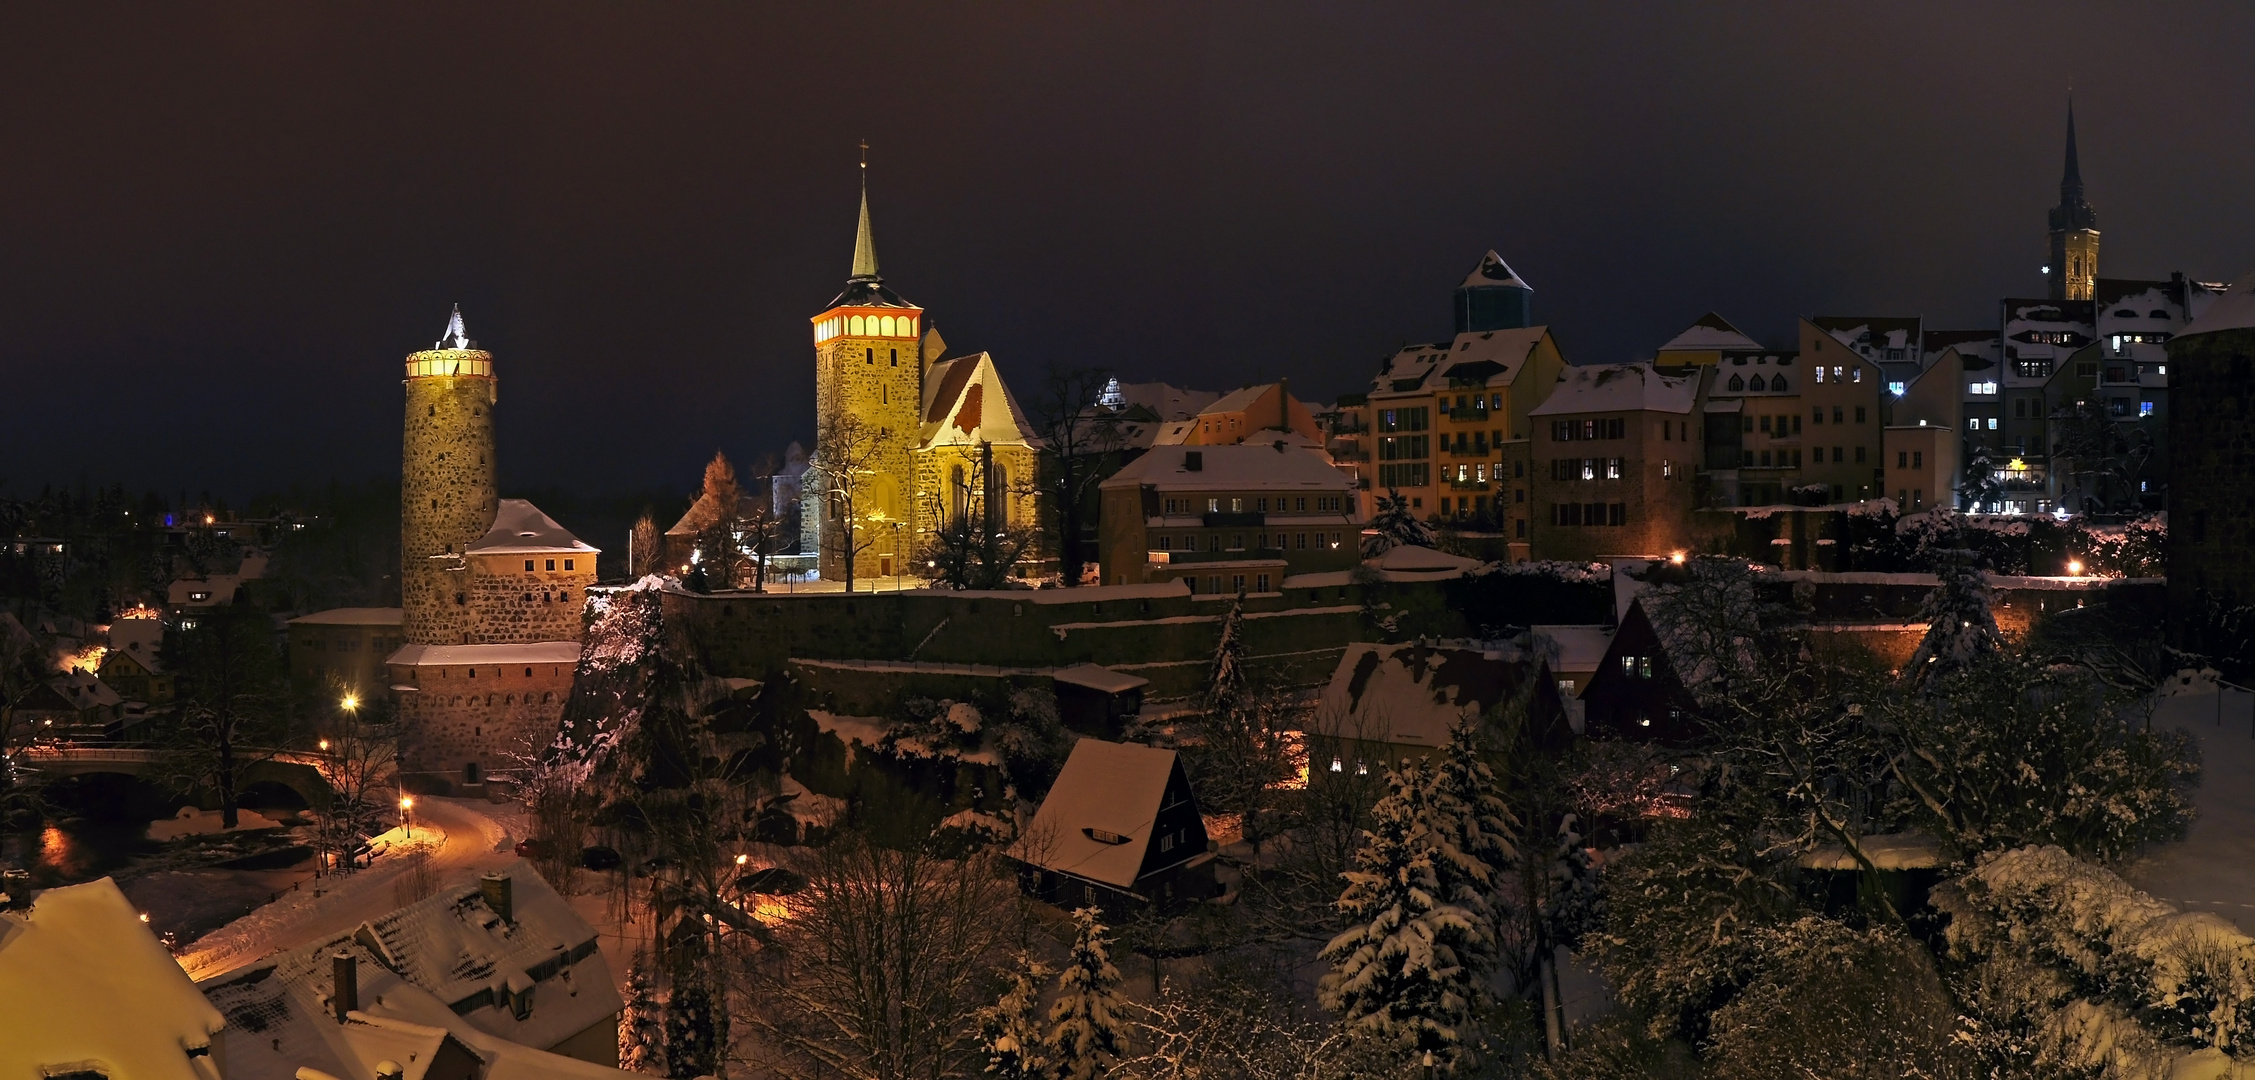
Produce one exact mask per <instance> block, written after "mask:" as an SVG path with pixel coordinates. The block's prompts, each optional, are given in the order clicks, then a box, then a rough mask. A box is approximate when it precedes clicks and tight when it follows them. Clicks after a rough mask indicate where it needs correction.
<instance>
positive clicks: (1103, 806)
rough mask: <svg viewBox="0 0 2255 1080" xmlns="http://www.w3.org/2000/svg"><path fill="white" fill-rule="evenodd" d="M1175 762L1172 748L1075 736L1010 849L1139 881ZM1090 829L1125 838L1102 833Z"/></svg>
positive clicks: (1123, 882) (1109, 881)
mask: <svg viewBox="0 0 2255 1080" xmlns="http://www.w3.org/2000/svg"><path fill="white" fill-rule="evenodd" d="M1176 767H1177V766H1176V759H1175V752H1174V751H1172V750H1161V749H1159V748H1158V747H1155V746H1138V745H1135V744H1133V743H1115V742H1105V741H1104V740H1102V739H1089V738H1084V739H1082V740H1080V741H1079V742H1076V743H1074V744H1073V752H1072V753H1071V754H1070V755H1069V756H1067V757H1066V758H1065V768H1064V769H1063V770H1062V771H1060V772H1059V773H1058V774H1057V782H1056V783H1055V784H1054V785H1052V786H1051V787H1050V789H1049V795H1048V797H1047V798H1044V799H1043V800H1042V801H1041V809H1040V810H1037V811H1035V812H1034V819H1033V823H1032V824H1031V825H1030V826H1028V827H1027V829H1026V832H1025V835H1024V837H1023V838H1021V839H1020V840H1019V841H1018V842H1017V843H1016V844H1014V845H1012V848H1011V854H1012V855H1014V856H1015V857H1017V858H1018V859H1021V860H1023V861H1025V862H1028V863H1031V864H1033V865H1035V866H1040V867H1043V868H1046V869H1050V870H1057V871H1061V872H1063V873H1067V874H1072V875H1074V876H1076V877H1083V878H1087V879H1089V880H1091V881H1100V882H1103V883H1104V884H1106V885H1113V886H1117V887H1119V888H1122V889H1132V888H1134V887H1135V879H1136V872H1137V871H1138V870H1141V869H1142V868H1143V857H1144V854H1145V853H1146V851H1147V850H1148V849H1149V847H1150V845H1151V829H1152V826H1153V824H1154V823H1155V822H1156V821H1157V820H1158V817H1159V800H1160V799H1161V798H1162V797H1163V796H1164V795H1165V794H1166V790H1167V781H1168V779H1169V778H1170V777H1172V776H1173V775H1174V772H1175V769H1176ZM1092 833H1095V834H1110V835H1112V836H1117V837H1124V838H1125V839H1126V841H1127V842H1126V843H1113V842H1109V841H1106V840H1099V839H1097V838H1096V836H1094V835H1091V834H1092Z"/></svg>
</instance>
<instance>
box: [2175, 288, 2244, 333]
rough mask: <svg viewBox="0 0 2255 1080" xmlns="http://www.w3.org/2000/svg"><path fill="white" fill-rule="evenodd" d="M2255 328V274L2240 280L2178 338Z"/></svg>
mask: <svg viewBox="0 0 2255 1080" xmlns="http://www.w3.org/2000/svg"><path fill="white" fill-rule="evenodd" d="M2250 328H2255V274H2249V275H2247V276H2246V277H2243V278H2240V279H2239V284H2237V285H2234V286H2232V287H2231V291H2230V292H2227V293H2225V294H2224V295H2222V296H2219V297H2217V298H2216V300H2215V302H2214V303H2211V304H2209V305H2208V310H2206V311H2203V312H2201V313H2200V317H2199V318H2197V319H2194V320H2192V324H2191V325H2190V326H2187V327H2185V328H2184V329H2183V330H2180V331H2178V332H2177V336H2178V337H2187V336H2190V335H2193V334H2213V333H2217V332H2219V331H2223V330H2247V329H2250Z"/></svg>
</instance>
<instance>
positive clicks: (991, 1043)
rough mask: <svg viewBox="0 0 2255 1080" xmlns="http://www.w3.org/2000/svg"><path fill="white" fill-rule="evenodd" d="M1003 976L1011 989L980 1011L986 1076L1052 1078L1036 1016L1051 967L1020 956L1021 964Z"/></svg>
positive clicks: (1032, 1079) (1006, 1079) (1022, 1079)
mask: <svg viewBox="0 0 2255 1080" xmlns="http://www.w3.org/2000/svg"><path fill="white" fill-rule="evenodd" d="M1002 975H1003V977H1004V978H1005V979H1007V980H1008V981H1009V988H1008V989H1006V990H1004V991H1003V992H1002V997H1001V998H999V999H997V1000H996V1001H995V1003H994V1004H992V1005H989V1006H987V1007H986V1008H983V1009H980V1010H979V1045H980V1046H982V1047H984V1048H985V1049H986V1052H987V1069H986V1073H987V1075H988V1076H994V1077H1000V1078H1001V1080H1043V1078H1045V1077H1047V1076H1048V1075H1049V1058H1048V1055H1047V1053H1046V1048H1045V1047H1044V1046H1043V1042H1042V1033H1041V1022H1040V1021H1039V1020H1037V1019H1035V1012H1036V1010H1037V1008H1038V1007H1039V1006H1040V1004H1041V981H1042V980H1043V979H1046V978H1048V977H1049V975H1050V971H1049V965H1047V964H1044V963H1042V962H1041V961H1039V960H1036V959H1034V958H1033V957H1031V956H1028V955H1026V954H1024V953H1020V954H1018V962H1017V963H1016V964H1015V965H1013V966H1012V967H1010V968H1009V969H1007V970H1005V971H1004V972H1003V973H1002Z"/></svg>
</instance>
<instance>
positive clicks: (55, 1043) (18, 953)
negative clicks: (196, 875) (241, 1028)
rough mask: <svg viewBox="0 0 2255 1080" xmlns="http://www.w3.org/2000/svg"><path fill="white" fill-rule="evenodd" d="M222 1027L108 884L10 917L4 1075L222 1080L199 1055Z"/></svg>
mask: <svg viewBox="0 0 2255 1080" xmlns="http://www.w3.org/2000/svg"><path fill="white" fill-rule="evenodd" d="M223 1023H224V1020H223V1018H222V1017H221V1015H220V1011H219V1010H218V1009H215V1008H212V1006H211V1003H210V1002H208V1001H205V1000H204V996H203V995H202V994H200V993H197V992H196V986H195V984H194V983H192V982H190V981H188V975H187V973H186V972H183V971H181V970H180V964H179V962H178V961H176V960H174V959H173V958H172V955H171V954H170V953H168V952H166V951H165V949H164V946H163V945H161V944H158V942H157V939H156V936H155V935H153V934H151V933H150V932H149V927H148V924H146V923H144V922H142V921H141V913H140V912H139V911H137V910H135V909H134V907H133V904H132V902H131V901H129V900H127V899H126V898H125V894H124V893H123V892H121V891H119V889H118V887H117V883H116V882H113V881H111V880H110V879H109V878H102V879H100V880H98V881H89V882H87V883H85V884H83V885H66V886H63V887H62V888H59V889H48V890H47V891H45V892H42V893H39V894H37V895H36V897H35V901H34V903H33V904H32V906H31V909H30V910H28V911H11V912H7V913H5V914H0V1076H4V1077H9V1078H17V1077H21V1078H23V1080H33V1078H36V1077H42V1076H57V1075H62V1074H67V1073H75V1072H83V1071H88V1070H94V1071H99V1072H100V1073H101V1074H102V1075H104V1076H108V1077H112V1078H114V1080H211V1075H212V1074H209V1073H206V1072H204V1071H203V1070H200V1069H198V1068H197V1067H196V1066H195V1064H194V1062H195V1059H193V1058H191V1057H189V1056H188V1052H189V1051H190V1050H192V1049H201V1048H204V1047H208V1046H210V1045H211V1041H212V1037H213V1036H214V1035H216V1034H218V1033H219V1031H220V1028H221V1026H222V1024H223ZM207 1060H208V1059H207Z"/></svg>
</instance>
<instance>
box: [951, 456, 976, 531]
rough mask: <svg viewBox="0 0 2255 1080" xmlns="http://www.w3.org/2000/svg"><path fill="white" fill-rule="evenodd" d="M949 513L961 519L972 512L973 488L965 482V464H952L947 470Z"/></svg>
mask: <svg viewBox="0 0 2255 1080" xmlns="http://www.w3.org/2000/svg"><path fill="white" fill-rule="evenodd" d="M947 490H948V507H949V511H948V512H949V513H950V514H951V515H953V516H954V517H955V518H957V519H958V520H960V519H961V518H962V517H963V515H965V514H968V513H970V512H971V488H970V485H968V484H965V483H964V482H963V466H961V465H954V466H950V467H949V468H948V470H947Z"/></svg>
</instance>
